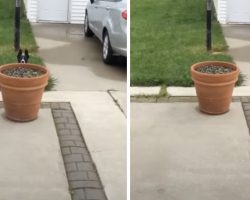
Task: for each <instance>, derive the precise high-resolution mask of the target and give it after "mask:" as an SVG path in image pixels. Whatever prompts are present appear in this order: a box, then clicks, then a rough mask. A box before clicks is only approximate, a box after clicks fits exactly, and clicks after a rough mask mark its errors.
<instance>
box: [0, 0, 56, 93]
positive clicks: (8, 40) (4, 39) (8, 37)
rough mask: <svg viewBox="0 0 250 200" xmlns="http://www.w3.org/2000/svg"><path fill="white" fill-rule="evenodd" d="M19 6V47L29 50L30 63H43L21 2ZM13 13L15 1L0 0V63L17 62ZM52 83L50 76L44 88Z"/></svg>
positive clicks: (53, 81)
mask: <svg viewBox="0 0 250 200" xmlns="http://www.w3.org/2000/svg"><path fill="white" fill-rule="evenodd" d="M21 8H22V9H21V33H20V35H21V42H20V47H21V48H23V49H28V50H29V54H30V59H29V62H30V63H34V64H42V65H44V64H43V61H42V59H41V58H40V57H39V56H38V55H37V53H36V52H37V45H36V42H35V39H34V35H33V33H32V30H31V26H30V23H29V22H28V20H27V18H26V16H25V12H24V5H23V3H22V6H21ZM14 15H15V1H9V0H0V65H2V64H6V63H13V62H17V59H16V55H17V53H16V52H15V51H14ZM54 83H55V80H54V79H53V78H51V79H50V80H49V84H48V86H47V88H46V89H47V90H50V89H52V87H53V86H54Z"/></svg>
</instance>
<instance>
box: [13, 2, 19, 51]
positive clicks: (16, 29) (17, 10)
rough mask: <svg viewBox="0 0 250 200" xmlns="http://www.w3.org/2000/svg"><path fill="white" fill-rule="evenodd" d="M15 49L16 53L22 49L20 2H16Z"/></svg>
mask: <svg viewBox="0 0 250 200" xmlns="http://www.w3.org/2000/svg"><path fill="white" fill-rule="evenodd" d="M14 47H15V51H18V50H19V49H20V0H16V9H15V38H14Z"/></svg>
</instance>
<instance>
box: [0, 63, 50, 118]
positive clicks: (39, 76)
mask: <svg viewBox="0 0 250 200" xmlns="http://www.w3.org/2000/svg"><path fill="white" fill-rule="evenodd" d="M48 79H49V72H48V70H47V69H46V68H45V67H43V66H40V65H35V64H29V63H12V64H6V65H2V66H1V67H0V87H1V91H2V97H3V104H4V109H5V116H6V117H7V118H8V119H10V120H13V121H19V122H26V121H32V120H34V119H36V118H37V115H38V111H39V108H40V104H41V99H42V95H43V92H44V88H45V87H46V85H47V84H48Z"/></svg>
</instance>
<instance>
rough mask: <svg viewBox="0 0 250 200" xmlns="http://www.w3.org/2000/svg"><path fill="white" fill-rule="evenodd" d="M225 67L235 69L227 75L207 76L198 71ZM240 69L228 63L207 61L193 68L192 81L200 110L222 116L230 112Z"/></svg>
mask: <svg viewBox="0 0 250 200" xmlns="http://www.w3.org/2000/svg"><path fill="white" fill-rule="evenodd" d="M208 65H214V66H223V67H228V68H232V69H234V71H232V72H230V73H226V74H206V73H201V72H198V71H196V70H195V69H197V68H198V67H202V66H208ZM239 72H240V71H239V68H238V67H237V66H236V65H234V64H232V63H228V62H220V61H207V62H200V63H196V64H194V65H192V66H191V75H192V80H193V81H194V85H195V89H196V94H197V98H198V102H199V109H200V110H201V111H202V112H205V113H208V114H222V113H225V112H227V111H229V107H230V103H231V101H232V93H233V89H234V86H235V83H236V82H237V80H238V76H239Z"/></svg>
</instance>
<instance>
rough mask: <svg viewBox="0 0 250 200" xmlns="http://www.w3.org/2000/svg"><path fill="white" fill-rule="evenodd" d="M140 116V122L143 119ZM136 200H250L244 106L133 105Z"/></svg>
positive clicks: (132, 140) (193, 104)
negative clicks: (214, 111)
mask: <svg viewBox="0 0 250 200" xmlns="http://www.w3.org/2000/svg"><path fill="white" fill-rule="evenodd" d="M138 116H139V117H138ZM131 181H132V182H131V200H138V199H143V200H152V199H154V200H166V199H169V200H170V199H171V200H172V199H177V200H201V199H202V200H218V199H226V200H235V199H237V200H248V199H249V196H250V190H249V187H250V160H249V131H248V127H247V123H246V119H245V116H244V113H243V110H242V106H241V104H240V103H233V104H232V105H231V110H230V112H228V113H226V114H224V115H218V116H211V115H205V114H202V113H200V112H199V111H198V109H197V103H158V104H155V103H132V105H131Z"/></svg>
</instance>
